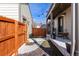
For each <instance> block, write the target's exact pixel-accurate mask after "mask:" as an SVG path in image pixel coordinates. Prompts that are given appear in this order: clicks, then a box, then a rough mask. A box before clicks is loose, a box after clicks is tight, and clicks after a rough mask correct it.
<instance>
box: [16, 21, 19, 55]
mask: <svg viewBox="0 0 79 59" xmlns="http://www.w3.org/2000/svg"><path fill="white" fill-rule="evenodd" d="M15 51H16V52H15V54H16V55H17V53H18V22H17V21H15Z"/></svg>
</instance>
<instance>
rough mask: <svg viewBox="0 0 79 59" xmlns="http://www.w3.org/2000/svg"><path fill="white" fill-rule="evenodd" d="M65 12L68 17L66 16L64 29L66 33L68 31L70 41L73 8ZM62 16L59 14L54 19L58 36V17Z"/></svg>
mask: <svg viewBox="0 0 79 59" xmlns="http://www.w3.org/2000/svg"><path fill="white" fill-rule="evenodd" d="M64 12H65V13H66V15H65V16H64V28H63V29H64V32H65V31H67V32H68V33H69V39H71V7H69V8H68V9H67V10H65V11H64ZM62 13H63V12H62ZM62 13H61V14H62ZM61 14H59V15H58V16H57V17H56V18H55V19H54V23H55V26H54V27H55V28H56V32H57V33H56V34H58V17H59V16H61Z"/></svg>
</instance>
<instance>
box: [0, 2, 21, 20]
mask: <svg viewBox="0 0 79 59" xmlns="http://www.w3.org/2000/svg"><path fill="white" fill-rule="evenodd" d="M0 16H4V17H8V18H12V19H15V20H19V4H17V3H11V4H8V3H1V4H0Z"/></svg>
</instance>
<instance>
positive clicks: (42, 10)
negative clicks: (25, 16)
mask: <svg viewBox="0 0 79 59" xmlns="http://www.w3.org/2000/svg"><path fill="white" fill-rule="evenodd" d="M29 5H30V9H31V13H32V17H33V21H34V22H35V23H43V24H44V23H45V21H46V19H45V18H46V14H47V11H48V9H49V7H50V5H51V4H50V3H30V4H29Z"/></svg>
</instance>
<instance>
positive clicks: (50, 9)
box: [46, 3, 56, 19]
mask: <svg viewBox="0 0 79 59" xmlns="http://www.w3.org/2000/svg"><path fill="white" fill-rule="evenodd" d="M55 5H56V3H54V4H51V7H50V8H49V12H48V13H47V15H46V19H47V18H48V17H49V15H50V13H51V12H52V10H53V9H54V7H55Z"/></svg>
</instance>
